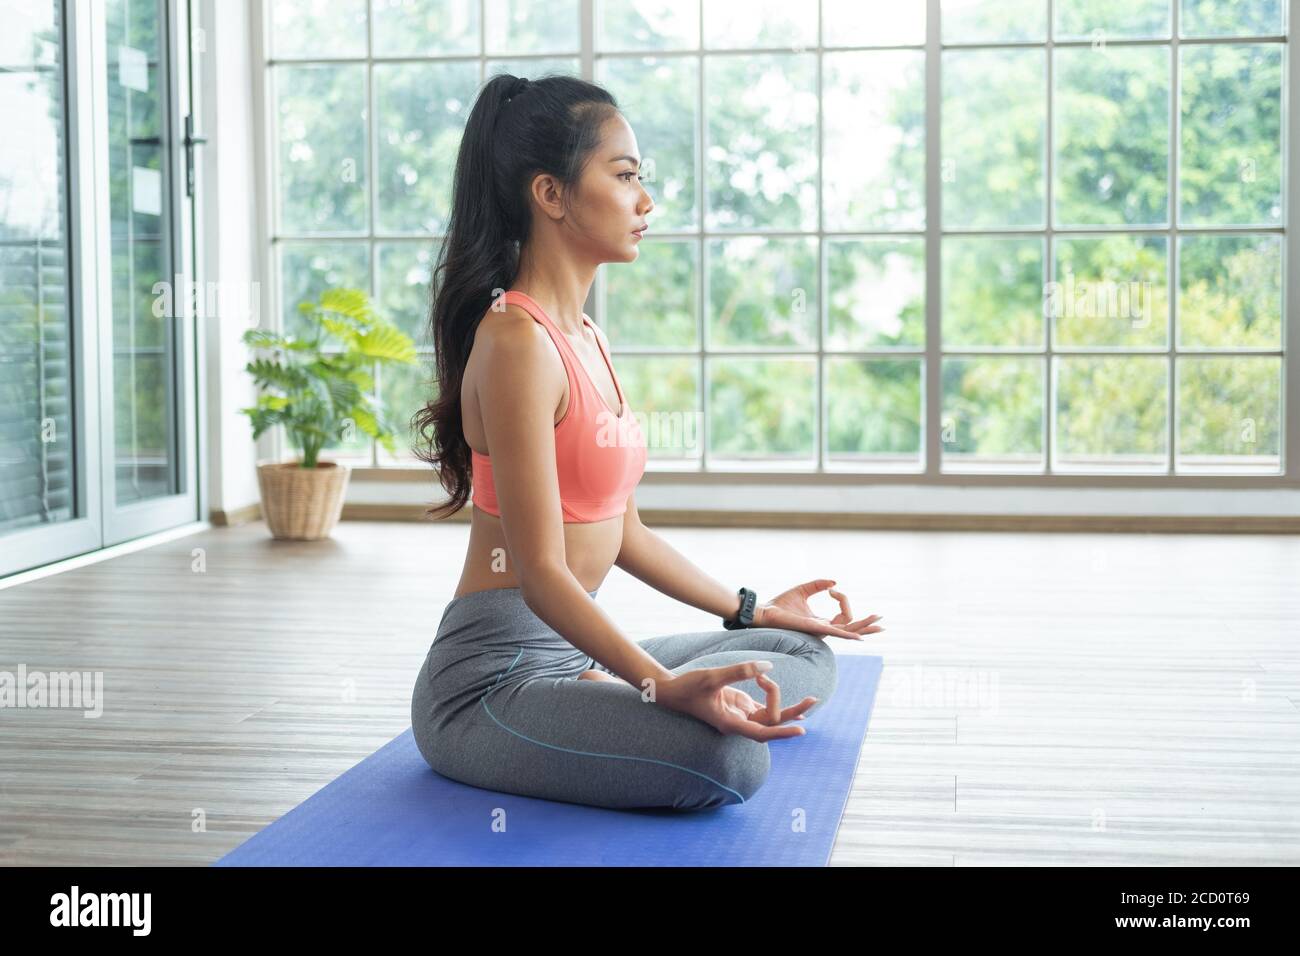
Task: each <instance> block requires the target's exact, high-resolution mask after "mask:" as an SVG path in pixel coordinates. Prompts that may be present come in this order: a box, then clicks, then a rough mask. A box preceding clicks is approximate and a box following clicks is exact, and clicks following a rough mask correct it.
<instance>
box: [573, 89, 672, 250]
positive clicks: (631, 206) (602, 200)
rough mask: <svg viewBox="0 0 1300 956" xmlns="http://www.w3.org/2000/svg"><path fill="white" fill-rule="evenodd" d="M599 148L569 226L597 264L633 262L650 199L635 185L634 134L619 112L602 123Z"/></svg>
mask: <svg viewBox="0 0 1300 956" xmlns="http://www.w3.org/2000/svg"><path fill="white" fill-rule="evenodd" d="M601 134H602V135H601V141H600V145H599V146H597V147H596V150H595V152H594V154H593V155H592V157H591V160H590V161H589V162H588V163H587V166H586V168H585V169H584V170H583V173H582V179H581V181H580V183H579V189H578V192H577V201H576V203H575V204H574V208H573V210H572V212H573V222H574V226H575V228H576V229H577V230H578V231H579V232H580V233H581V234H582V236H583V239H584V241H585V242H586V243H588V244H590V246H591V249H592V253H593V256H594V257H595V258H596V261H598V262H632V261H634V260H635V259H636V258H637V256H638V255H639V254H640V253H639V252H638V251H637V246H638V245H639V244H640V243H641V239H640V238H639V237H638V236H637V235H636V234H635V233H636V232H637V231H638V230H640V229H642V228H643V227H644V226H645V225H646V215H647V214H648V213H649V212H650V210H651V209H653V208H654V200H653V199H651V198H650V194H649V193H648V192H646V189H645V186H644V185H643V184H642V183H641V181H640V174H639V170H638V167H639V164H640V162H641V152H640V150H639V149H637V143H636V135H635V134H634V133H633V132H632V127H631V126H629V125H628V122H627V120H626V119H624V118H623V116H622V115H621V114H619V113H615V114H614V115H613V116H612V117H610V118H609V119H608V120H606V121H605V125H604V126H603V127H602V129H601Z"/></svg>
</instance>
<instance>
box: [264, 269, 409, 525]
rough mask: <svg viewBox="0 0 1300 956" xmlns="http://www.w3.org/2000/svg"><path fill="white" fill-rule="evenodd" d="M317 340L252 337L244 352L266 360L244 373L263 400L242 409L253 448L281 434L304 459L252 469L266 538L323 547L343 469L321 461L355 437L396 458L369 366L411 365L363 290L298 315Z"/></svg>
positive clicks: (326, 298)
mask: <svg viewBox="0 0 1300 956" xmlns="http://www.w3.org/2000/svg"><path fill="white" fill-rule="evenodd" d="M298 311H299V312H300V313H302V315H303V316H304V317H306V318H307V320H309V321H310V322H311V323H312V324H313V325H314V327H315V335H314V336H311V337H301V338H300V337H296V336H292V335H285V334H282V333H279V332H275V331H271V330H269V329H263V328H254V329H249V330H248V331H247V332H245V333H244V335H243V341H244V344H246V345H248V346H250V347H251V348H253V349H255V350H259V351H263V352H266V353H269V354H267V355H265V356H263V357H259V358H255V359H254V360H253V361H251V362H249V363H248V365H246V366H245V367H244V368H245V371H247V372H249V373H250V374H251V375H252V376H253V380H254V381H255V382H256V383H257V384H258V385H259V386H261V387H262V388H263V389H265V391H263V392H262V393H261V394H260V395H259V396H258V399H257V404H256V405H254V406H253V407H251V408H241V409H240V411H241V412H243V413H244V414H246V415H248V417H249V418H250V419H251V421H252V423H253V438H254V440H256V439H257V438H258V437H260V436H261V434H262V433H263V432H264V431H266V430H267V429H268V428H270V427H271V426H273V425H284V426H285V428H286V430H287V431H288V433H289V437H290V440H291V441H292V443H293V445H294V447H296V448H297V449H299V451H300V452H301V457H300V458H299V459H298V460H297V461H291V462H272V463H267V464H260V465H258V466H257V483H258V488H259V489H260V491H261V496H262V514H263V515H264V516H265V517H266V523H267V525H268V527H269V528H270V529H271V534H272V536H274V537H276V538H288V539H293V540H300V541H310V540H316V539H320V538H327V537H329V535H330V532H331V531H333V529H334V526H335V525H336V524H337V523H338V520H339V516H340V515H341V514H342V512H343V498H344V495H345V493H346V491H347V485H348V475H349V469H348V467H347V466H346V465H343V464H341V463H339V462H337V461H323V460H321V458H320V453H321V451H322V450H323V449H326V448H330V447H333V446H334V445H336V444H338V443H339V442H340V441H345V440H348V439H350V438H351V437H352V435H353V434H354V432H355V430H356V429H360V430H361V431H363V432H365V433H366V434H367V435H370V436H371V437H373V438H376V439H378V440H379V441H380V442H382V443H383V444H384V447H385V448H387V449H388V450H389V451H394V450H395V445H394V438H395V435H394V432H393V429H392V428H391V427H390V426H389V423H388V420H387V417H386V415H385V410H384V406H383V403H382V401H380V400H379V399H378V398H376V397H375V396H374V395H373V394H371V392H372V391H373V389H374V387H375V380H374V375H373V373H372V370H373V369H374V367H375V365H376V363H383V364H398V365H413V364H415V363H416V362H417V361H418V360H417V358H416V352H415V343H414V342H412V341H411V338H410V336H408V335H406V334H405V333H404V332H402V331H401V330H400V329H398V328H397V327H396V326H394V325H393V324H392V323H391V322H389V321H388V320H387V319H386V318H384V317H382V316H380V315H378V314H377V313H376V312H375V311H374V310H373V308H372V307H371V304H370V300H369V297H368V296H367V295H366V293H365V292H363V291H361V290H360V289H350V288H344V289H327V290H325V291H324V292H322V293H321V296H320V301H318V302H315V301H305V302H302V303H300V304H299V305H298Z"/></svg>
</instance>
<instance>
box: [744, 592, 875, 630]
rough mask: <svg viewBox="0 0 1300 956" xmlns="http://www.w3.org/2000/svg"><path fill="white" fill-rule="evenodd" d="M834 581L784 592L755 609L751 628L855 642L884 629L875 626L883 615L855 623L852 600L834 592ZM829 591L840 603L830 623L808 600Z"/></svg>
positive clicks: (872, 616) (873, 615)
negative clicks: (809, 604)
mask: <svg viewBox="0 0 1300 956" xmlns="http://www.w3.org/2000/svg"><path fill="white" fill-rule="evenodd" d="M834 584H835V582H834V581H832V580H831V579H830V578H818V579H817V580H815V581H808V582H807V583H805V584H797V585H795V586H794V587H792V588H791V589H790V590H788V591H783V592H781V593H780V594H778V595H777V596H776V597H774V598H772V600H771V601H768V602H767V603H766V604H760V605H758V607H756V608H754V623H753V624H752V625H751V626H752V627H781V628H786V629H787V630H791V631H803V632H804V633H805V634H812V635H813V636H814V637H823V636H827V635H831V636H834V637H846V638H848V639H849V640H852V641H860V640H862V636H863V635H864V634H875V633H876V632H877V631H883V630H884V628H883V627H880V626H878V625H876V621H879V620H881V615H879V614H871V615H869V616H867V617H864V618H862V619H861V620H857V621H854V620H852V618H853V612H852V611H851V610H850V609H849V599H848V598H847V597H846V596H845V595H844V594H843V593H842V592H840V591H836V590H835V589H834ZM822 591H829V592H830V595H831V597H833V598H835V600H837V601H839V603H840V613H839V614H837V615H835V617H833V618H831V619H830V620H829V621H828V620H826V618H824V617H818V616H817V615H816V614H814V613H813V610H812V608H810V607H809V606H808V599H809V598H810V597H812V596H813V595H814V594H819V593H821V592H822Z"/></svg>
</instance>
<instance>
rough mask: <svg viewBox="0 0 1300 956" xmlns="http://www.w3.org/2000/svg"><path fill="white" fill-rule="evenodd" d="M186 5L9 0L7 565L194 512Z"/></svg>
mask: <svg viewBox="0 0 1300 956" xmlns="http://www.w3.org/2000/svg"><path fill="white" fill-rule="evenodd" d="M177 6H179V7H180V9H179V10H178V9H176V8H177ZM185 7H186V5H185V4H179V5H177V4H172V3H168V2H166V0H5V2H4V9H5V17H4V29H3V30H0V112H2V113H3V115H4V117H5V125H6V130H5V136H4V137H0V576H3V575H6V574H9V573H12V572H15V571H20V570H23V569H26V568H31V567H36V566H38V565H41V564H46V563H48V562H51V561H55V560H58V559H60V558H64V557H68V556H71V555H75V554H82V553H85V552H88V551H93V550H95V549H97V548H100V547H103V546H105V545H109V544H114V543H117V542H120V541H124V540H128V539H130V538H133V537H138V536H140V535H143V534H148V533H151V532H153V531H157V530H161V529H163V528H167V527H174V526H176V525H179V524H184V523H186V522H188V521H191V520H194V519H195V518H196V517H197V500H198V499H197V495H196V478H197V468H196V451H197V449H196V441H195V438H196V428H195V423H196V420H197V408H196V398H197V396H196V390H195V378H196V376H195V360H194V356H195V334H194V333H195V329H194V316H193V313H194V308H193V305H192V300H191V298H190V296H189V295H188V294H187V293H188V289H187V288H186V286H187V281H188V280H187V278H186V277H190V276H193V274H194V273H193V267H192V264H193V262H194V248H193V241H192V235H193V228H192V223H193V214H192V198H191V197H190V196H189V195H188V193H189V191H190V190H189V189H188V188H187V184H188V178H187V176H186V165H185V164H186V158H187V150H186V149H185V146H186V142H185V141H184V139H183V138H181V137H178V135H177V131H178V130H182V131H183V130H185V129H187V126H186V120H187V119H188V116H189V112H190V103H189V101H190V94H189V84H188V55H189V50H188V42H183V41H187V39H188V36H189V27H188V23H187V21H186V14H187V10H186V9H185ZM176 288H180V289H181V292H182V294H181V295H176V294H174V290H175V289H176Z"/></svg>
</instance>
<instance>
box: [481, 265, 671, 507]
mask: <svg viewBox="0 0 1300 956" xmlns="http://www.w3.org/2000/svg"><path fill="white" fill-rule="evenodd" d="M502 298H503V299H504V300H505V303H506V304H514V305H518V306H520V307H521V308H523V309H524V310H525V311H527V312H528V313H529V314H530V315H531V316H532V317H533V318H534V319H536V320H537V321H538V322H540V323H541V324H542V325H543V326H544V327H545V329H546V331H547V332H548V333H549V334H550V336H551V341H553V342H554V343H555V347H556V348H558V349H559V350H560V358H561V360H563V362H564V368H565V372H566V373H567V375H568V378H569V406H568V408H567V409H565V412H564V417H563V418H561V419H560V421H559V422H558V423H557V424H556V426H555V465H556V473H557V475H558V477H559V485H560V510H561V511H562V512H563V515H564V521H565V522H566V523H570V524H571V523H574V522H590V521H603V520H605V519H606V518H613V517H615V516H616V515H621V514H623V513H624V512H626V511H627V499H628V497H629V496H630V495H631V494H632V491H633V490H634V489H635V488H636V485H637V482H639V481H640V480H641V475H642V474H644V473H645V464H646V445H645V438H644V436H643V435H642V433H641V428H640V425H639V424H638V422H637V420H636V418H635V417H634V416H633V415H632V412H631V409H630V408H629V407H628V402H627V396H626V395H624V394H623V384H622V382H620V381H619V379H618V375H617V374H615V372H614V366H613V365H612V364H611V363H610V361H609V356H608V355H607V354H606V352H605V348H604V346H603V345H602V344H601V342H600V336H599V335H598V336H596V344H597V347H598V348H599V349H600V354H601V357H602V358H603V359H604V360H605V366H606V368H608V369H609V375H610V378H611V379H613V382H614V389H615V391H616V392H617V393H618V397H619V400H620V401H621V402H622V403H623V408H622V414H615V412H614V409H612V408H610V407H609V404H608V403H607V402H606V401H605V398H604V396H603V395H601V394H600V392H599V390H597V388H596V385H595V383H594V382H593V381H592V379H591V375H590V373H588V372H587V369H586V366H585V365H583V364H582V360H581V359H579V358H578V353H577V352H575V351H574V350H573V346H572V345H570V344H569V340H568V339H567V338H565V336H564V333H563V332H561V331H560V330H559V328H557V327H556V325H555V323H554V322H552V321H551V319H550V317H549V316H547V314H546V313H545V312H544V311H542V307H541V306H540V305H538V304H537V302H536V301H535V300H534V299H532V298H531V297H529V296H528V295H526V294H524V293H523V292H519V291H516V290H514V289H511V290H509V291H507V292H506V293H505V294H504V296H503V297H502ZM582 321H583V322H585V323H586V324H587V325H590V326H591V327H592V329H593V331H594V330H595V325H594V324H592V322H591V320H590V319H588V318H587V316H586V315H583V317H582ZM579 369H581V372H579ZM470 451H471V453H472V454H471V456H470V460H471V482H472V484H473V486H474V493H473V496H472V498H471V500H472V501H473V503H474V507H475V508H481V509H482V510H484V511H486V512H487V513H488V514H490V515H497V516H500V514H501V508H500V506H499V505H498V503H497V494H496V487H495V486H494V485H493V482H492V462H491V460H490V459H489V458H488V456H487V455H480V454H479V453H478V452H476V451H474V450H473V449H470Z"/></svg>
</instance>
